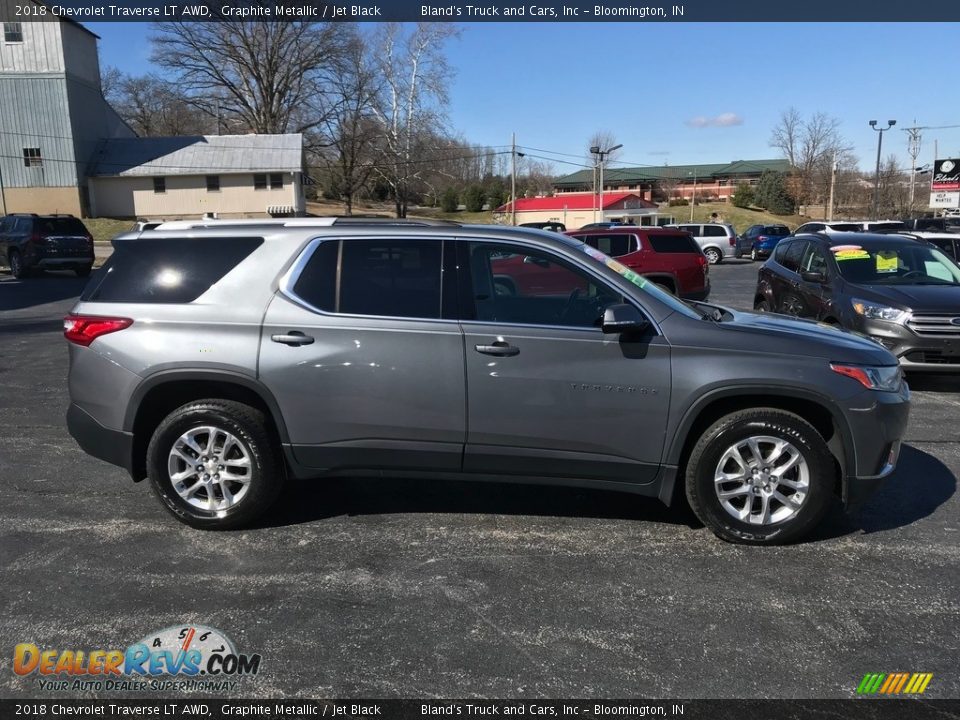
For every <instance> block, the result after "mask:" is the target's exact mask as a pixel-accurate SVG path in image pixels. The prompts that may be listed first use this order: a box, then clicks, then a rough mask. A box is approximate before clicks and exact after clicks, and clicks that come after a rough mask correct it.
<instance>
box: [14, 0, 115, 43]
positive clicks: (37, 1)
mask: <svg viewBox="0 0 960 720" xmlns="http://www.w3.org/2000/svg"><path fill="white" fill-rule="evenodd" d="M30 2H32V3H33V4H34V5H43V6H44V7H46V8H47V10H48V11H49V12H50V14H51V15H53V16H54V17H55V18H57V20H59V21H60V22H67V23H70V24H71V25H75V26H77V27H78V28H80V29H81V30H83V31H84V32H85V33H87V34H88V35H93V36H94V37H95V38H96V39H97V40H99V39H100V36H99V35H97V34H96V33H95V32H94V31H93V30H91V29H90V28H88V27H86V26H85V25H84V24H83V23H81V22H78V21H77V20H74V19H73V18H72V17H67V16H64V15H57V14H56V13H55V12H53V5H52V4H51V3H48V2H45V1H44V0H30Z"/></svg>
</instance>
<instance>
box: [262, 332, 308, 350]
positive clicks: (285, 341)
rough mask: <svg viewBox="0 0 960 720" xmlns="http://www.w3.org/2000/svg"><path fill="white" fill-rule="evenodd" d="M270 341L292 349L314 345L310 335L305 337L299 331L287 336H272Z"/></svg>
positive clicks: (289, 333)
mask: <svg viewBox="0 0 960 720" xmlns="http://www.w3.org/2000/svg"><path fill="white" fill-rule="evenodd" d="M270 339H271V340H273V341H274V342H275V343H281V344H282V345H290V346H291V347H296V346H298V345H310V344H312V343H313V338H312V337H311V336H310V335H304V334H303V333H302V332H300V331H299V330H291V331H290V332H288V333H287V334H286V335H271V336H270Z"/></svg>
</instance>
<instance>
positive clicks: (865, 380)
mask: <svg viewBox="0 0 960 720" xmlns="http://www.w3.org/2000/svg"><path fill="white" fill-rule="evenodd" d="M830 369H831V370H833V371H834V372H835V373H839V374H840V375H846V376H847V377H850V378H853V379H854V380H857V381H858V382H859V383H860V384H861V385H863V386H864V387H867V388H870V389H871V390H886V391H888V392H897V391H898V390H899V389H900V384H901V383H902V382H903V370H901V369H900V366H899V365H881V366H874V365H844V364H841V363H830Z"/></svg>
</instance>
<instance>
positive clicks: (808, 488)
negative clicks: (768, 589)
mask: <svg viewBox="0 0 960 720" xmlns="http://www.w3.org/2000/svg"><path fill="white" fill-rule="evenodd" d="M685 480H686V490H687V499H688V500H689V501H690V507H691V508H692V509H693V511H694V513H695V514H696V515H697V517H698V518H699V519H700V520H701V522H703V524H704V525H706V526H707V527H709V528H710V529H711V530H712V531H713V532H714V533H715V534H716V535H717V536H718V537H720V538H721V539H723V540H728V541H730V542H738V543H746V544H751V545H777V544H783V543H788V542H792V541H794V540H798V539H800V538H801V537H803V536H804V535H806V534H807V533H809V532H810V531H811V530H812V529H813V528H814V527H815V526H816V525H817V524H818V523H819V522H820V520H821V519H822V518H823V516H824V515H825V514H826V512H827V510H828V509H829V503H830V499H831V497H832V495H833V486H834V480H835V469H834V464H833V456H832V455H831V454H830V450H829V449H828V448H827V444H826V442H825V441H824V439H823V437H822V436H821V435H820V433H818V432H817V430H816V429H815V428H814V427H813V426H812V425H810V424H809V423H808V422H806V421H805V420H804V419H803V418H801V417H799V416H797V415H794V414H793V413H789V412H785V411H783V410H777V409H774V408H755V409H750V410H741V411H739V412H735V413H731V414H730V415H726V416H725V417H722V418H720V419H719V420H718V421H717V422H715V423H714V424H713V425H711V426H710V427H709V428H707V430H706V432H704V433H703V435H702V436H701V437H700V439H699V441H698V442H697V444H696V445H695V446H694V448H693V450H692V452H691V453H690V458H689V460H688V462H687V469H686V478H685Z"/></svg>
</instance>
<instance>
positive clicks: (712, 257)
mask: <svg viewBox="0 0 960 720" xmlns="http://www.w3.org/2000/svg"><path fill="white" fill-rule="evenodd" d="M703 254H704V255H706V256H707V262H708V263H710V264H711V265H718V264H719V263H720V262H722V261H723V253H722V252H720V251H719V250H717V249H716V248H707V249H706V250H704V251H703Z"/></svg>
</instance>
